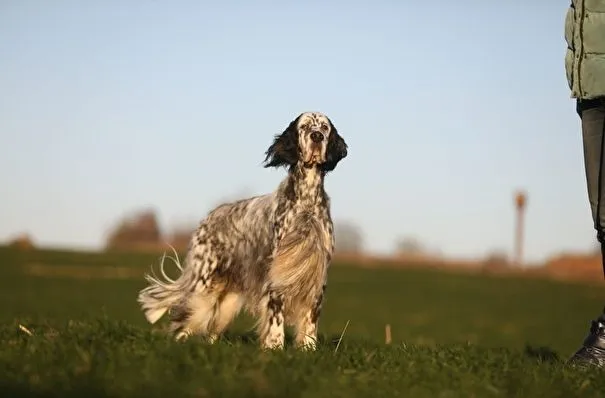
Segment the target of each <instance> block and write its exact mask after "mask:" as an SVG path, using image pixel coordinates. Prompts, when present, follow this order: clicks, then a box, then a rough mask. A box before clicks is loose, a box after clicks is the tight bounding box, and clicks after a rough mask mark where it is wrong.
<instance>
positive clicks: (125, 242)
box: [106, 209, 162, 249]
mask: <svg viewBox="0 0 605 398" xmlns="http://www.w3.org/2000/svg"><path fill="white" fill-rule="evenodd" d="M161 239H162V233H161V230H160V227H159V224H158V221H157V217H156V214H155V211H153V210H151V209H146V210H142V211H139V212H136V213H134V214H133V215H131V216H130V217H126V218H125V219H123V220H122V221H120V222H119V223H118V225H117V226H116V227H115V228H114V230H113V231H112V232H110V233H109V236H108V238H107V242H106V248H107V249H130V248H135V247H153V246H154V245H159V244H160V243H161Z"/></svg>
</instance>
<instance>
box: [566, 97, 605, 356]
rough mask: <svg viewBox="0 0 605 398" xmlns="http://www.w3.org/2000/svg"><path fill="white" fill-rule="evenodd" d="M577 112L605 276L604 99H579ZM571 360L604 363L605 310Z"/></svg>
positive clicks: (591, 204)
mask: <svg viewBox="0 0 605 398" xmlns="http://www.w3.org/2000/svg"><path fill="white" fill-rule="evenodd" d="M578 114H579V115H580V118H581V119H582V139H583V143H584V166H585V168H586V184H587V187H588V199H589V201H590V208H591V210H592V219H593V222H594V228H595V230H596V232H597V240H598V241H599V243H600V244H601V255H602V261H603V274H604V276H605V192H604V191H605V150H604V147H605V134H604V133H605V99H603V98H601V99H597V100H589V101H581V102H578ZM571 362H572V363H575V364H594V365H597V366H603V365H605V313H604V314H601V316H599V318H597V319H596V320H593V321H592V324H591V327H590V333H589V334H588V336H586V338H585V339H584V343H583V344H582V347H580V349H578V350H577V351H576V352H575V353H574V355H573V356H572V357H571Z"/></svg>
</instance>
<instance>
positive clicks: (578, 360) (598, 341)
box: [568, 314, 605, 367]
mask: <svg viewBox="0 0 605 398" xmlns="http://www.w3.org/2000/svg"><path fill="white" fill-rule="evenodd" d="M568 363H569V364H571V365H579V366H587V365H593V366H597V367H603V366H605V314H603V315H601V316H600V317H599V318H597V319H596V320H593V321H591V326H590V334H589V335H588V336H586V338H585V339H584V343H583V344H582V347H580V349H579V350H578V351H576V352H575V353H574V354H573V355H572V357H571V358H570V359H569V362H568Z"/></svg>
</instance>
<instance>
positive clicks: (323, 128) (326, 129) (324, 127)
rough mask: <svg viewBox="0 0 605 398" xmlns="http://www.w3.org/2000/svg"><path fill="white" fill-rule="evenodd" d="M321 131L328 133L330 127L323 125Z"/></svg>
mask: <svg viewBox="0 0 605 398" xmlns="http://www.w3.org/2000/svg"><path fill="white" fill-rule="evenodd" d="M321 131H324V132H325V131H328V125H327V124H325V123H322V124H321Z"/></svg>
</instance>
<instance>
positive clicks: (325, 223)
mask: <svg viewBox="0 0 605 398" xmlns="http://www.w3.org/2000/svg"><path fill="white" fill-rule="evenodd" d="M265 155H266V158H265V161H264V163H265V164H264V167H276V168H279V167H281V166H283V167H286V168H287V169H288V174H287V176H286V177H285V178H284V179H283V180H282V182H281V183H280V184H279V186H278V187H277V189H276V190H275V191H274V192H273V193H270V194H265V195H262V196H255V197H251V198H247V199H243V200H239V201H236V202H232V203H225V204H222V205H220V206H218V207H216V208H215V209H213V210H211V211H210V212H209V213H208V215H207V216H206V218H205V219H204V220H203V221H202V222H201V223H200V225H199V227H198V228H197V230H196V231H195V233H194V234H193V236H192V239H191V242H190V246H189V249H188V253H187V256H186V259H185V265H184V266H183V267H181V266H180V265H179V264H178V260H177V266H179V269H180V270H181V273H180V275H179V277H178V278H177V279H176V280H171V279H170V278H168V277H167V276H166V274H165V273H164V271H163V270H162V274H163V275H164V278H166V279H168V280H160V279H159V278H157V277H155V276H152V275H149V274H147V275H145V279H146V280H147V281H148V282H149V283H150V284H149V286H147V287H145V288H144V289H143V290H141V291H140V293H139V296H138V302H139V304H140V305H141V308H142V310H143V312H144V314H145V317H146V318H147V320H148V321H149V322H150V323H151V324H153V323H155V322H156V321H158V319H160V318H161V317H162V316H163V315H164V313H165V312H166V311H167V310H168V313H169V317H170V329H171V331H172V333H174V335H175V338H176V339H177V340H179V339H181V338H187V337H188V336H190V335H193V334H198V335H202V336H205V337H206V338H207V339H208V340H209V341H210V342H214V341H215V340H216V339H217V338H218V337H219V335H220V334H221V333H222V332H223V331H224V330H225V328H226V327H227V326H228V325H229V323H231V321H232V320H233V318H234V317H235V316H236V315H237V313H239V311H240V310H241V309H242V307H243V308H245V309H246V310H247V311H249V312H250V313H252V314H253V315H255V316H256V317H257V319H258V321H257V325H256V328H257V333H258V336H259V339H260V344H261V347H263V348H278V349H280V348H283V347H284V324H288V325H292V326H294V327H295V330H296V337H295V342H296V345H297V346H298V347H301V348H305V347H306V348H310V349H315V348H316V341H317V328H318V320H319V315H320V311H321V306H322V300H323V297H324V292H325V288H326V282H327V271H328V267H329V265H330V261H331V258H332V253H333V251H334V234H333V224H332V218H331V215H330V199H329V197H328V195H327V194H326V191H325V189H324V178H325V176H326V173H328V172H329V171H332V170H334V168H335V167H336V165H337V163H338V162H339V161H341V160H342V159H343V158H344V157H346V156H347V144H346V143H345V141H344V139H343V138H342V137H341V136H340V135H339V134H338V131H337V130H336V128H335V127H334V125H333V124H332V121H331V120H330V119H329V118H328V117H327V116H325V115H324V114H322V113H318V112H305V113H302V114H300V115H299V116H298V117H297V118H296V119H294V120H293V121H292V122H291V123H290V124H289V126H288V127H287V128H286V129H285V131H284V132H283V133H281V134H280V135H276V136H275V137H274V141H273V143H272V145H271V146H270V147H269V149H268V150H267V151H266V152H265Z"/></svg>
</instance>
